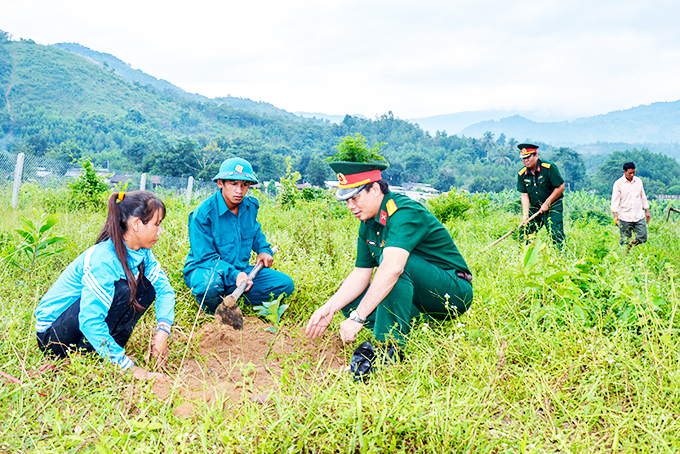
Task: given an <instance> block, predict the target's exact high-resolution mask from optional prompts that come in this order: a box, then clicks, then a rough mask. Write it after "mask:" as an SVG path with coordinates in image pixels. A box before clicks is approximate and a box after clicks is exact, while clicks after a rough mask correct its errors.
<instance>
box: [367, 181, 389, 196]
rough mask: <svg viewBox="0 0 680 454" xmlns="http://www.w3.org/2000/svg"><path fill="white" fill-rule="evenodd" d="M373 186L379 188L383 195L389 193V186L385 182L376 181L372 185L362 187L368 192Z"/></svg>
mask: <svg viewBox="0 0 680 454" xmlns="http://www.w3.org/2000/svg"><path fill="white" fill-rule="evenodd" d="M374 184H377V185H378V186H380V192H382V193H383V194H387V193H388V192H390V184H389V183H388V182H387V181H385V180H378V181H374V182H372V183H367V184H366V186H364V189H365V190H366V191H370V189H371V188H372V187H373V185H374Z"/></svg>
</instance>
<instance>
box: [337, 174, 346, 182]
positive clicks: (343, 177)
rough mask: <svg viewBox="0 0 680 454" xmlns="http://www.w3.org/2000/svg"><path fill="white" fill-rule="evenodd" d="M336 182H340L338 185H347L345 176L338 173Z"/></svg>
mask: <svg viewBox="0 0 680 454" xmlns="http://www.w3.org/2000/svg"><path fill="white" fill-rule="evenodd" d="M338 182H340V184H347V178H346V177H345V175H343V174H341V173H339V174H338Z"/></svg>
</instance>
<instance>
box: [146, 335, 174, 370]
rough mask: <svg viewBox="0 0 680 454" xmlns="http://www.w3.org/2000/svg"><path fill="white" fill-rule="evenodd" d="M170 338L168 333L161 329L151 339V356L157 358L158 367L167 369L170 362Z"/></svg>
mask: <svg viewBox="0 0 680 454" xmlns="http://www.w3.org/2000/svg"><path fill="white" fill-rule="evenodd" d="M168 336H169V334H168V333H166V332H165V331H163V330H162V329H159V330H156V332H155V333H154V335H153V339H151V347H150V348H151V354H152V355H153V356H154V358H156V367H158V366H160V367H165V365H166V364H167V362H168Z"/></svg>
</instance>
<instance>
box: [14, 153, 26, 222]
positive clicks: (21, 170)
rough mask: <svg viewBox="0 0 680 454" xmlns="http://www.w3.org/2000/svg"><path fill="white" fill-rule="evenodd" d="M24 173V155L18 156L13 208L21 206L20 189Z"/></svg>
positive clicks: (15, 170)
mask: <svg viewBox="0 0 680 454" xmlns="http://www.w3.org/2000/svg"><path fill="white" fill-rule="evenodd" d="M23 173H24V154H23V153H19V154H18V155H17V164H16V166H15V167H14V189H13V190H12V208H14V209H15V210H16V209H17V207H18V206H19V188H20V187H21V175H22V174H23Z"/></svg>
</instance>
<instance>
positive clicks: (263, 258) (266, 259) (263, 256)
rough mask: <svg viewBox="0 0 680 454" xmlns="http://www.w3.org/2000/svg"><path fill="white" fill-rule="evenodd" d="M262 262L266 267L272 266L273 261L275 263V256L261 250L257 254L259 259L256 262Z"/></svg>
mask: <svg viewBox="0 0 680 454" xmlns="http://www.w3.org/2000/svg"><path fill="white" fill-rule="evenodd" d="M260 262H262V266H264V267H265V268H270V267H271V266H272V263H274V257H272V256H271V255H269V254H267V253H266V252H260V253H259V254H257V261H256V262H255V264H258V263H260Z"/></svg>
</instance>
